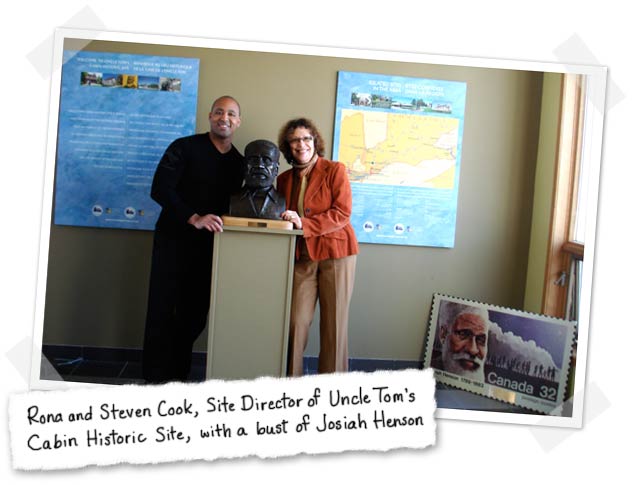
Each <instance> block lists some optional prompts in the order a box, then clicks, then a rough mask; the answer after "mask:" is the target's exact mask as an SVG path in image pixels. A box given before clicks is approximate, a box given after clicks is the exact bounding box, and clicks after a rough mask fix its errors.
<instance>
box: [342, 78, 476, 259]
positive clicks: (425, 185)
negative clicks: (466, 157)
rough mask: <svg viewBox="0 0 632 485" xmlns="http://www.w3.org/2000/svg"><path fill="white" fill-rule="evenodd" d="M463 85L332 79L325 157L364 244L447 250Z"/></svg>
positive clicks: (455, 193)
mask: <svg viewBox="0 0 632 485" xmlns="http://www.w3.org/2000/svg"><path fill="white" fill-rule="evenodd" d="M465 93H466V84H465V83H462V82H454V81H439V80H434V79H421V78H411V77H402V76H386V75H380V74H367V73H358V72H346V71H339V72H338V91H337V96H336V120H335V129H334V146H333V158H334V160H338V161H339V162H342V163H344V164H345V165H346V167H347V173H348V175H349V180H350V182H351V188H352V191H353V213H352V216H351V223H352V225H353V227H354V229H355V231H356V234H357V236H358V240H359V241H360V242H365V243H379V244H400V245H411V246H435V247H454V237H455V228H456V209H457V196H458V185H459V169H460V165H461V145H462V140H463V122H464V116H465Z"/></svg>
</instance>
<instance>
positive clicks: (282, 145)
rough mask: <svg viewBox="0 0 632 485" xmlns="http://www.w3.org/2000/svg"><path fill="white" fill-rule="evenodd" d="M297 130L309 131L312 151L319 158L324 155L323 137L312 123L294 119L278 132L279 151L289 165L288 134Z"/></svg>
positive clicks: (290, 157)
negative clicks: (312, 141) (311, 138)
mask: <svg viewBox="0 0 632 485" xmlns="http://www.w3.org/2000/svg"><path fill="white" fill-rule="evenodd" d="M297 128H305V129H307V130H309V132H310V133H311V135H312V136H313V137H314V150H315V151H316V153H317V154H318V155H319V156H321V157H322V156H324V155H325V142H324V140H323V136H322V135H321V134H320V131H318V128H316V125H315V124H314V122H313V121H312V120H310V119H307V118H295V119H293V120H290V121H288V122H287V123H285V125H283V128H281V130H280V131H279V143H278V144H279V150H280V151H281V153H282V154H283V156H284V157H285V159H286V160H287V161H288V163H291V160H292V149H291V148H290V142H289V141H288V138H289V136H290V134H291V133H292V132H293V131H294V130H296V129H297Z"/></svg>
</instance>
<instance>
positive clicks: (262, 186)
mask: <svg viewBox="0 0 632 485" xmlns="http://www.w3.org/2000/svg"><path fill="white" fill-rule="evenodd" d="M244 157H245V161H244V164H245V166H244V186H243V187H242V188H241V190H240V191H239V192H238V193H236V194H234V195H232V196H231V198H230V208H229V214H230V215H231V216H236V217H252V218H256V219H280V218H281V213H282V212H284V211H285V198H284V197H283V196H282V195H281V194H279V193H278V192H277V191H276V189H275V188H274V181H275V179H276V177H277V175H278V173H279V149H278V148H277V146H276V145H275V144H274V143H272V142H271V141H268V140H255V141H252V142H250V143H248V145H246V149H245V151H244Z"/></svg>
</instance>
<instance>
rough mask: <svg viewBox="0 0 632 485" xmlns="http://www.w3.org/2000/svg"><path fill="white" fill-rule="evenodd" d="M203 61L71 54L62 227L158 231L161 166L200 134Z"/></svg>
mask: <svg viewBox="0 0 632 485" xmlns="http://www.w3.org/2000/svg"><path fill="white" fill-rule="evenodd" d="M198 73H199V59H188V58H177V57H162V56H161V57H158V56H144V55H131V54H115V53H108V52H89V51H64V65H63V68H62V83H61V94H60V108H59V128H58V136H57V161H56V182H55V224H59V225H72V226H91V227H106V228H119V229H121V228H124V229H144V230H152V229H153V228H154V225H155V223H156V220H157V218H158V214H159V212H160V207H159V205H158V204H157V203H155V202H154V201H153V200H152V199H151V197H150V191H151V183H152V179H153V175H154V172H155V170H156V165H157V164H158V162H159V160H160V158H161V156H162V154H163V152H164V150H165V148H166V147H167V146H168V145H169V144H170V143H171V142H172V141H174V140H175V139H176V138H180V137H182V136H186V135H191V134H193V133H194V132H195V117H196V111H197V90H198V89H197V88H198Z"/></svg>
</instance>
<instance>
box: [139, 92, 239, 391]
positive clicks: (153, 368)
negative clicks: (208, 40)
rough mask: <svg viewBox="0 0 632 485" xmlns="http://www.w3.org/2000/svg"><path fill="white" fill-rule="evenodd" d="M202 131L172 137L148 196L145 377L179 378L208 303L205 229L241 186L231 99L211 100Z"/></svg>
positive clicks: (215, 223) (209, 239)
mask: <svg viewBox="0 0 632 485" xmlns="http://www.w3.org/2000/svg"><path fill="white" fill-rule="evenodd" d="M209 123H210V132H208V133H204V134H197V135H192V136H187V137H184V138H179V139H177V140H175V141H174V142H173V143H171V145H169V147H168V148H167V150H166V151H165V153H164V155H163V157H162V159H161V160H160V163H159V164H158V167H157V168H156V173H155V175H154V180H153V184H152V187H151V196H152V198H153V199H154V200H155V201H156V202H158V204H160V205H161V207H162V211H161V213H160V216H159V218H158V222H157V223H156V230H155V232H154V247H153V253H152V266H151V276H150V282H149V301H148V308H147V320H146V323H145V341H144V347H143V377H144V378H145V380H146V382H148V383H161V382H168V381H186V380H187V379H188V376H189V372H190V370H191V352H192V349H193V342H194V341H195V339H196V338H197V337H198V336H199V335H200V333H201V332H202V330H203V329H204V326H205V325H206V319H207V314H208V309H209V301H210V285H211V262H212V259H211V258H212V254H213V233H214V232H221V231H222V220H221V218H220V216H221V215H222V214H225V213H226V211H227V210H228V202H229V199H230V194H231V193H232V192H234V191H235V190H237V189H238V188H239V187H240V186H241V182H242V174H241V166H242V165H241V164H242V161H243V157H242V156H241V154H240V153H239V152H238V151H237V149H236V148H235V147H234V146H233V144H232V140H233V135H234V133H235V130H236V129H237V128H239V125H240V124H241V117H240V107H239V103H238V102H237V101H236V100H235V99H234V98H232V97H230V96H222V97H220V98H218V99H216V100H215V102H213V105H212V106H211V111H210V113H209Z"/></svg>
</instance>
